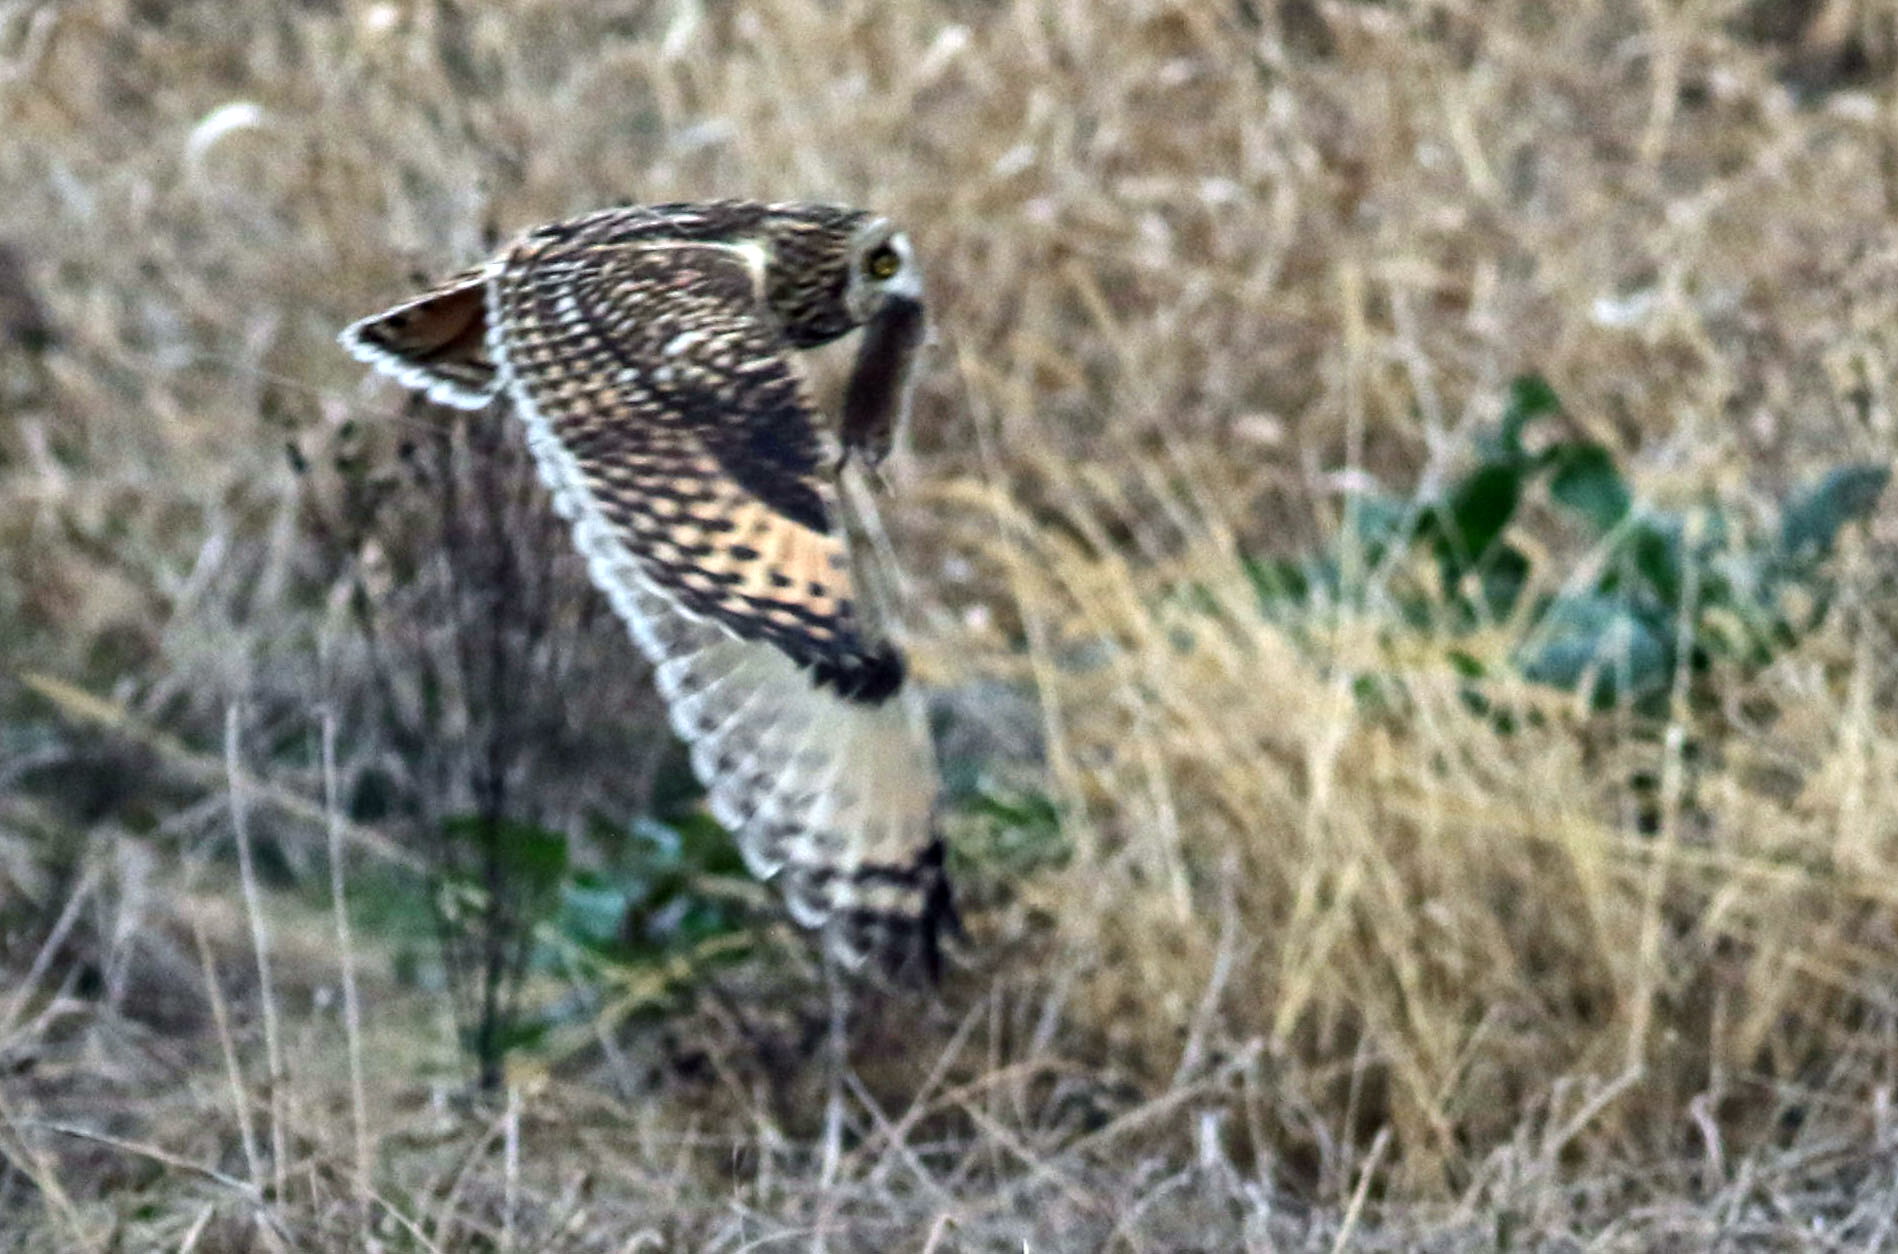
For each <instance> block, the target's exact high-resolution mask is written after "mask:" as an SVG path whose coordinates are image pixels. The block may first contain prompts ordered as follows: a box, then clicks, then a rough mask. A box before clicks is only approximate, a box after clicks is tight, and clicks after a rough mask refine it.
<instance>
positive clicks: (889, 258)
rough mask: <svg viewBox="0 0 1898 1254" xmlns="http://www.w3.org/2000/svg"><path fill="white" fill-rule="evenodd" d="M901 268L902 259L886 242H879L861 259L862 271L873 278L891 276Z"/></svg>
mask: <svg viewBox="0 0 1898 1254" xmlns="http://www.w3.org/2000/svg"><path fill="white" fill-rule="evenodd" d="M902 268H903V259H902V258H901V257H899V256H897V254H896V250H895V249H894V248H891V247H890V246H889V245H888V244H879V245H878V246H877V247H876V248H874V249H872V250H871V251H870V255H869V256H867V257H865V258H864V259H863V272H864V273H865V274H867V275H869V276H870V277H871V278H873V279H888V278H893V277H895V275H896V272H897V271H898V270H901V269H902Z"/></svg>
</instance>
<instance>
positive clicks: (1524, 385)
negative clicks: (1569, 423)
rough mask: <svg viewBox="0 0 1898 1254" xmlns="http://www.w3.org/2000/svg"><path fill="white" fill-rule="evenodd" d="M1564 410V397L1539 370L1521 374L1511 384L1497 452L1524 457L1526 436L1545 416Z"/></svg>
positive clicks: (1511, 458)
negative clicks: (1558, 393)
mask: <svg viewBox="0 0 1898 1254" xmlns="http://www.w3.org/2000/svg"><path fill="white" fill-rule="evenodd" d="M1561 412H1562V400H1561V398H1560V397H1558V396H1557V395H1556V394H1555V389H1554V388H1552V387H1550V386H1549V381H1548V380H1547V379H1544V378H1543V377H1542V376H1541V375H1539V374H1525V375H1519V376H1517V377H1516V378H1515V379H1514V380H1512V381H1511V382H1510V384H1509V401H1508V403H1507V404H1506V405H1504V406H1503V421H1502V425H1501V427H1500V428H1498V430H1497V432H1496V439H1495V442H1494V450H1493V451H1494V453H1495V454H1498V455H1500V456H1502V457H1503V458H1506V459H1507V460H1510V461H1518V460H1521V458H1522V457H1523V455H1524V454H1523V448H1522V436H1523V433H1524V432H1525V431H1527V430H1528V429H1529V428H1530V426H1531V425H1533V424H1534V423H1535V422H1537V421H1538V420H1540V419H1542V418H1546V417H1549V416H1550V415H1552V414H1559V413H1561Z"/></svg>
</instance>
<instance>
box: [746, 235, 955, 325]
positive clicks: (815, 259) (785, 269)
mask: <svg viewBox="0 0 1898 1254" xmlns="http://www.w3.org/2000/svg"><path fill="white" fill-rule="evenodd" d="M766 232H767V235H768V237H769V241H770V269H769V272H768V274H767V276H766V280H765V282H766V287H767V290H768V293H769V299H770V302H771V307H772V309H773V311H774V312H776V314H777V315H778V321H779V323H780V325H781V326H783V328H784V332H785V334H786V335H787V336H788V337H789V338H790V340H791V342H792V343H794V344H796V345H797V346H798V347H800V348H809V347H813V346H815V345H818V344H825V343H828V342H829V341H831V340H834V339H836V338H837V337H838V336H841V335H844V334H846V333H848V332H850V331H854V330H855V329H856V328H858V327H860V326H863V325H864V324H865V323H867V322H869V321H871V320H872V319H873V318H875V317H876V315H877V313H878V311H879V310H881V309H882V308H883V307H884V305H885V304H886V302H888V301H890V300H892V299H896V300H903V301H907V302H909V303H910V304H912V305H920V304H921V303H922V296H923V284H922V272H921V271H920V270H919V269H918V268H917V265H916V259H915V255H914V254H913V253H912V251H911V249H910V242H909V236H907V235H905V234H904V233H903V232H902V231H901V230H899V229H898V228H897V226H896V224H895V223H893V222H891V221H890V220H889V219H888V218H881V217H877V216H875V215H873V214H868V213H864V212H863V211H861V210H857V209H846V208H843V207H841V206H830V205H780V206H773V211H772V213H771V215H770V219H769V222H768V225H767V228H766Z"/></svg>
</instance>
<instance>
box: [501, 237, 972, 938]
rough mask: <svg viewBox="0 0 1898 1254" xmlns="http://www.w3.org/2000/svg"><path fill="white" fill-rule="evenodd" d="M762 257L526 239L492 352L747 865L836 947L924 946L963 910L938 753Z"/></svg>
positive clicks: (558, 496)
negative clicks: (859, 556) (866, 596)
mask: <svg viewBox="0 0 1898 1254" xmlns="http://www.w3.org/2000/svg"><path fill="white" fill-rule="evenodd" d="M761 264H762V258H761V257H759V256H757V255H755V254H753V253H751V252H749V251H748V250H747V249H746V247H745V246H743V245H722V244H694V243H670V244H651V245H645V244H642V245H637V246H626V245H615V246H611V247H604V248H603V247H598V246H591V247H588V246H580V247H575V246H571V245H570V244H569V243H568V242H567V241H566V240H564V239H563V238H562V237H561V236H560V235H559V234H558V233H557V232H554V233H549V234H546V235H529V236H528V237H527V238H526V239H524V240H523V241H522V242H521V243H520V244H518V245H516V247H515V250H514V251H513V252H512V253H511V254H510V255H509V256H508V258H507V259H506V263H505V266H504V268H503V269H502V270H501V271H500V272H499V274H498V275H497V276H496V277H495V279H494V281H493V283H492V285H491V290H490V302H489V303H490V321H491V330H490V355H491V356H492V357H493V358H494V360H495V361H496V362H497V363H498V364H499V366H500V370H501V373H502V377H503V380H504V384H505V387H506V390H507V392H508V394H509V396H510V397H511V399H512V400H513V401H514V403H515V405H516V407H517V409H518V410H519V411H520V413H521V416H522V417H523V418H524V419H525V420H526V423H527V426H528V433H529V442H530V444H531V446H532V447H533V449H534V452H535V455H536V457H537V459H538V461H539V464H540V466H541V469H542V471H543V473H544V474H545V476H546V478H547V480H548V482H549V484H550V486H551V487H552V488H553V491H554V495H555V501H556V506H557V508H559V509H560V511H561V512H562V513H563V514H565V515H567V516H568V517H569V518H571V519H572V520H573V522H574V526H575V537H576V541H577V542H578V544H579V545H580V547H581V549H582V551H583V552H584V553H585V554H586V556H587V558H588V565H589V569H590V571H591V573H592V576H593V579H594V581H595V583H596V584H598V585H599V586H600V587H601V588H602V589H603V590H604V591H605V592H606V593H607V595H608V597H609V598H610V599H611V601H612V603H613V605H614V608H615V609H616V610H617V611H618V612H619V614H620V615H621V617H622V618H624V619H625V620H626V621H627V623H628V625H629V626H630V627H631V628H632V631H633V634H634V636H635V638H636V639H637V640H638V641H639V643H640V645H641V646H642V647H643V648H644V650H645V651H646V653H647V654H648V655H649V656H650V657H651V658H652V660H653V662H654V664H655V669H656V673H657V676H658V681H659V684H660V687H661V689H662V690H663V692H664V694H665V696H666V698H667V702H668V708H669V710H670V713H671V718H672V722H673V725H674V727H675V728H676V729H677V730H678V732H679V734H680V735H681V736H682V737H683V738H684V739H685V740H686V742H687V743H688V744H689V745H690V746H691V747H692V754H693V763H694V767H695V769H696V770H697V771H698V773H699V775H700V777H701V778H702V779H703V780H704V781H705V783H706V786H707V788H708V790H709V792H710V804H711V807H712V809H713V812H714V813H715V814H716V815H717V817H718V818H719V820H720V821H721V822H723V823H724V824H725V825H726V826H728V827H729V828H731V829H732V830H733V831H734V832H735V833H736V834H737V835H738V838H739V844H740V848H741V850H742V851H743V852H744V855H745V858H746V860H747V862H748V863H749V864H750V866H751V868H752V869H753V871H754V872H755V873H757V874H759V875H760V876H763V877H773V876H775V877H777V878H778V879H779V881H780V882H781V883H782V884H783V886H784V889H785V894H786V898H787V900H788V902H789V903H790V906H791V908H792V911H793V913H794V914H795V915H796V916H797V917H798V919H799V921H800V922H802V923H804V924H806V925H807V926H821V927H824V928H825V929H826V930H827V932H828V934H829V935H830V937H831V938H832V940H833V947H834V949H835V950H836V951H837V952H839V953H840V954H842V955H843V956H844V957H846V958H848V959H852V960H857V959H861V958H862V957H864V956H865V955H866V954H867V953H869V952H873V951H880V952H883V953H885V954H886V955H889V954H893V955H894V956H895V957H897V958H899V959H903V958H906V957H908V956H911V955H913V956H916V957H919V958H920V959H921V960H922V961H923V962H924V963H925V964H928V965H931V966H933V964H934V959H935V939H936V932H937V929H938V928H939V926H941V925H942V924H943V923H944V922H945V921H947V920H951V919H953V910H952V908H951V906H950V899H949V889H948V882H947V879H946V877H945V875H944V872H943V868H942V847H941V845H940V843H939V842H938V840H937V838H936V834H935V825H934V807H935V801H936V795H937V791H938V785H937V775H936V767H935V760H934V756H933V752H932V750H931V748H930V745H929V739H928V734H927V729H926V727H925V726H924V720H923V717H922V711H921V707H920V703H919V701H918V699H917V698H916V696H915V694H914V692H913V690H912V689H911V688H909V687H907V686H906V685H905V684H904V682H903V680H904V668H903V663H902V658H901V655H900V654H899V653H898V652H897V651H896V649H895V648H894V647H892V646H891V645H890V644H889V643H887V642H885V641H883V640H881V639H880V638H878V637H877V636H876V635H874V634H873V633H872V632H871V631H870V630H869V628H868V626H867V623H866V615H865V608H864V606H863V605H862V604H861V602H860V599H859V598H858V596H857V590H856V585H855V581H854V579H853V572H852V569H851V564H850V556H849V553H848V551H847V548H846V543H845V538H844V534H843V528H842V524H841V520H840V518H839V517H838V505H837V499H836V489H835V485H834V484H833V483H832V482H831V481H830V480H829V479H828V478H826V477H825V476H824V474H823V472H822V470H821V468H820V467H821V464H822V460H823V459H822V453H821V449H820V446H819V443H818V439H817V434H816V428H815V425H814V415H813V411H812V407H811V404H810V402H809V399H808V395H807V391H806V388H805V385H804V383H803V382H802V380H801V378H800V377H799V376H798V374H797V373H796V371H795V370H794V369H793V367H792V366H791V364H790V362H789V361H788V360H787V358H786V353H785V345H784V343H783V341H782V337H781V336H780V334H779V333H778V332H777V330H776V329H775V327H773V326H772V325H771V324H770V322H769V320H768V319H767V318H766V317H765V316H764V315H762V314H761V313H760V312H759V297H758V291H759V283H760V277H759V269H758V268H759V266H761Z"/></svg>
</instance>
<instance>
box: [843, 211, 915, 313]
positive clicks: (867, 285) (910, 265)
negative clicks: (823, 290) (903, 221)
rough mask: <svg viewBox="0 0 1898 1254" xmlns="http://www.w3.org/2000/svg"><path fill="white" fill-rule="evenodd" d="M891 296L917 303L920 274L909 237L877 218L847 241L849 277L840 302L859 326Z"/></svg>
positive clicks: (888, 222) (892, 225)
mask: <svg viewBox="0 0 1898 1254" xmlns="http://www.w3.org/2000/svg"><path fill="white" fill-rule="evenodd" d="M892 296H896V297H903V298H906V299H908V300H911V301H914V302H918V303H920V302H921V301H922V298H923V275H922V271H921V269H920V268H918V266H917V265H916V255H915V252H914V250H912V249H911V247H910V242H909V236H907V235H905V234H904V233H903V232H901V231H899V230H897V229H896V226H895V225H894V224H893V223H891V222H890V221H889V220H888V219H887V218H878V219H876V220H875V221H873V222H871V223H870V224H869V225H868V226H865V227H864V228H863V229H862V230H861V231H859V232H858V234H857V238H856V239H854V240H852V241H851V249H850V280H849V287H848V288H847V289H846V290H845V292H844V304H845V307H846V308H847V309H848V310H849V312H850V317H851V319H852V320H853V321H855V322H856V323H858V324H859V325H861V324H863V323H865V322H868V321H869V320H870V319H871V318H872V317H874V316H875V315H876V311H877V309H878V308H879V307H880V306H881V305H882V303H883V302H884V300H886V299H888V298H889V297H892Z"/></svg>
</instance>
